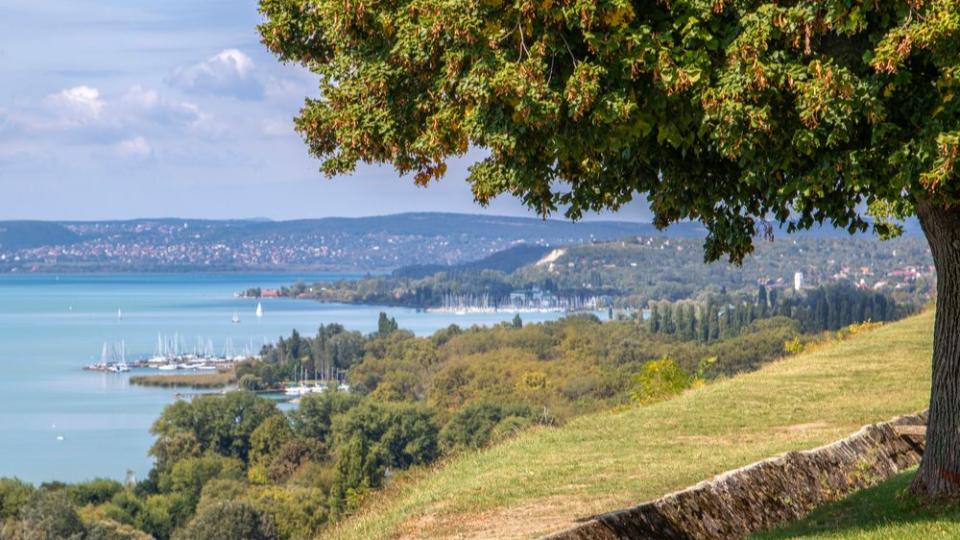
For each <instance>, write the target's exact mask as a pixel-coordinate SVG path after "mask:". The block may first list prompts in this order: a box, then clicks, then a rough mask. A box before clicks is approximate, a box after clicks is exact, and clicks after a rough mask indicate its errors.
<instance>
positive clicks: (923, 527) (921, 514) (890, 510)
mask: <svg viewBox="0 0 960 540" xmlns="http://www.w3.org/2000/svg"><path fill="white" fill-rule="evenodd" d="M915 473H916V471H915V470H913V471H908V472H904V473H900V474H898V475H895V476H893V477H891V478H890V479H888V480H887V481H885V482H883V483H882V484H879V485H877V486H874V487H872V488H869V489H864V490H862V491H859V492H857V493H855V494H853V495H851V496H849V497H847V498H845V499H843V500H841V501H837V502H835V503H831V504H828V505H825V506H823V507H821V508H818V509H817V510H815V511H813V512H812V513H811V514H810V515H809V516H807V517H806V518H804V519H802V520H800V521H798V522H796V523H792V524H790V525H787V526H784V527H782V528H779V529H774V530H772V531H767V532H764V533H760V534H757V535H755V536H753V537H752V538H754V539H755V540H784V539H788V538H803V537H808V536H826V537H831V538H904V539H907V538H909V539H914V538H917V539H919V538H960V506H956V505H941V506H938V505H928V504H921V503H919V502H918V501H916V500H914V499H912V498H911V497H910V496H908V495H906V491H907V488H909V487H910V482H911V481H912V480H913V476H914V474H915Z"/></svg>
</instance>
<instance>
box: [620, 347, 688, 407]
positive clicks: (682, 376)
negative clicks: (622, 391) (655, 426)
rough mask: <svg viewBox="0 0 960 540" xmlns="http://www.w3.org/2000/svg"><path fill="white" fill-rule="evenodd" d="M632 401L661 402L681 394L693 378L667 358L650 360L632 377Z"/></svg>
mask: <svg viewBox="0 0 960 540" xmlns="http://www.w3.org/2000/svg"><path fill="white" fill-rule="evenodd" d="M633 382H634V390H633V393H632V394H631V397H632V399H633V401H635V402H637V403H641V404H648V403H654V402H656V401H662V400H664V399H667V398H670V397H672V396H675V395H677V394H679V393H680V392H683V391H684V390H686V389H687V388H690V386H691V385H692V384H693V377H691V376H690V375H689V374H687V372H685V371H683V369H681V368H680V366H678V365H677V363H676V362H674V361H673V360H671V359H669V358H666V357H664V358H662V359H660V360H651V361H650V362H647V363H646V364H644V365H643V367H642V368H641V369H640V373H638V374H637V375H635V376H634V377H633Z"/></svg>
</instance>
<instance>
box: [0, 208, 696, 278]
mask: <svg viewBox="0 0 960 540" xmlns="http://www.w3.org/2000/svg"><path fill="white" fill-rule="evenodd" d="M6 225H7V229H6V230H7V233H6V234H5V235H3V236H0V254H3V255H11V256H9V257H5V258H2V259H0V272H11V271H28V272H52V271H57V272H62V271H85V272H118V271H119V272H124V271H238V270H247V271H351V272H383V271H392V270H395V269H397V268H403V267H416V266H420V267H423V268H420V269H419V270H417V269H413V268H411V269H409V271H411V272H421V273H422V272H427V271H434V270H437V269H448V268H447V267H448V266H451V265H453V266H456V265H459V264H463V263H465V262H466V261H477V260H483V259H484V258H485V257H488V256H490V255H492V254H494V253H497V252H499V251H502V250H509V249H511V248H514V247H515V246H518V245H522V246H527V247H520V248H517V250H515V251H508V252H506V253H505V254H501V255H497V256H496V257H495V258H492V259H490V260H485V261H484V262H483V263H481V264H484V265H489V267H490V268H494V269H503V270H505V271H510V270H512V269H514V268H516V267H517V266H518V265H522V264H527V263H528V262H530V261H529V257H532V256H533V255H531V254H535V253H538V252H539V251H540V250H539V248H535V247H533V246H543V247H549V246H559V245H569V244H581V243H590V242H598V241H610V240H615V239H620V238H625V237H636V236H651V235H661V234H663V233H659V232H658V231H657V230H656V228H655V227H653V226H652V225H650V224H649V223H634V222H624V221H584V222H578V223H572V222H570V221H564V220H553V219H551V220H544V219H538V218H533V217H530V218H527V217H503V216H482V215H473V214H449V213H409V214H396V215H387V216H373V217H363V218H322V219H305V220H293V221H270V220H264V219H260V218H257V219H237V220H202V219H179V218H157V219H134V220H124V221H64V222H57V223H49V222H9V223H7V224H6ZM704 234H705V232H704V230H703V228H702V227H700V226H699V225H696V224H691V223H685V224H679V225H677V226H675V227H672V228H671V229H670V231H669V235H670V236H672V237H691V238H692V237H697V238H700V237H703V236H704ZM474 268H476V266H474Z"/></svg>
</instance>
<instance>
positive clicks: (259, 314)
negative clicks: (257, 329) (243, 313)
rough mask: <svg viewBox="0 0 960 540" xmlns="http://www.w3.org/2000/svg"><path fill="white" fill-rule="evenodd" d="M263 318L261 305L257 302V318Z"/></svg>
mask: <svg viewBox="0 0 960 540" xmlns="http://www.w3.org/2000/svg"><path fill="white" fill-rule="evenodd" d="M260 317H263V305H261V304H260V302H257V318H258V319H259V318H260Z"/></svg>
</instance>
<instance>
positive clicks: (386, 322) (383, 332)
mask: <svg viewBox="0 0 960 540" xmlns="http://www.w3.org/2000/svg"><path fill="white" fill-rule="evenodd" d="M398 329H399V326H397V320H396V319H394V318H393V317H387V314H386V313H384V312H382V311H381V312H380V317H379V319H378V320H377V335H378V336H380V337H386V336H389V335H390V334H392V333H394V332H396V331H397V330H398Z"/></svg>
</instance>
